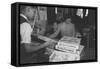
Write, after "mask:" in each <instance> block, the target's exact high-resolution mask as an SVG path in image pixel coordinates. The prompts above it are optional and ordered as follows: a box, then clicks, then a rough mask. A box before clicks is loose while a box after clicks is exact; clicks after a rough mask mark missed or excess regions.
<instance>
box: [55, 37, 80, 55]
mask: <svg viewBox="0 0 100 69" xmlns="http://www.w3.org/2000/svg"><path fill="white" fill-rule="evenodd" d="M80 41H81V39H79V38H74V37H66V36H64V37H63V38H62V39H61V40H59V42H58V44H57V45H56V49H58V50H61V51H64V52H72V53H76V50H77V49H79V46H80Z"/></svg>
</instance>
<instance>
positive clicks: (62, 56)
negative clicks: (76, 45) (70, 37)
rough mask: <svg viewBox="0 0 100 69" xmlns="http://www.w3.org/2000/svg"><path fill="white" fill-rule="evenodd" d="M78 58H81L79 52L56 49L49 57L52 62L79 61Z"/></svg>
mask: <svg viewBox="0 0 100 69" xmlns="http://www.w3.org/2000/svg"><path fill="white" fill-rule="evenodd" d="M77 60H80V56H79V55H78V54H72V53H67V52H61V51H56V50H55V51H53V53H52V54H51V56H50V57H49V61H50V62H62V61H77Z"/></svg>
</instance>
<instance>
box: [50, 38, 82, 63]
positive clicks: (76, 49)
mask: <svg viewBox="0 0 100 69" xmlns="http://www.w3.org/2000/svg"><path fill="white" fill-rule="evenodd" d="M80 41H81V39H79V38H74V37H63V38H62V39H61V40H59V42H58V44H57V45H56V50H54V51H53V53H52V54H51V55H50V57H49V61H50V62H60V61H77V60H80V53H81V51H82V49H83V48H84V46H82V45H80Z"/></svg>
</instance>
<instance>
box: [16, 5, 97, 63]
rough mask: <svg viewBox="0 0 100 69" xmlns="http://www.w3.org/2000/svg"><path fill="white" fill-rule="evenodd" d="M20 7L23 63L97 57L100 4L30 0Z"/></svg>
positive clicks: (71, 60) (89, 59) (19, 23)
mask: <svg viewBox="0 0 100 69" xmlns="http://www.w3.org/2000/svg"><path fill="white" fill-rule="evenodd" d="M18 9H19V13H17V14H18V17H16V18H18V22H17V23H18V26H19V30H18V31H17V32H18V35H19V36H20V37H18V39H19V40H18V42H19V44H18V49H17V51H18V55H19V56H18V60H19V63H20V64H38V63H60V62H66V63H67V62H74V61H75V62H78V61H83V62H84V61H92V60H94V61H96V60H97V42H96V41H97V38H96V36H97V34H96V33H97V32H96V31H97V29H96V28H97V8H94V7H93V8H92V7H81V6H79V7H78V6H74V7H73V6H59V5H58V6H57V5H56V6H55V5H54V6H53V5H51V6H49V5H47V6H46V5H34V4H32V3H31V5H25V4H22V5H19V8H18ZM16 21H17V20H16ZM16 39H17V38H16ZM16 41H17V40H16ZM16 48H17V47H16ZM16 57H17V56H16Z"/></svg>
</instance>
